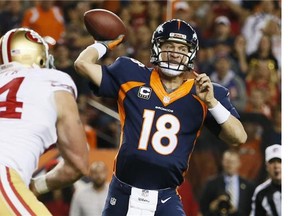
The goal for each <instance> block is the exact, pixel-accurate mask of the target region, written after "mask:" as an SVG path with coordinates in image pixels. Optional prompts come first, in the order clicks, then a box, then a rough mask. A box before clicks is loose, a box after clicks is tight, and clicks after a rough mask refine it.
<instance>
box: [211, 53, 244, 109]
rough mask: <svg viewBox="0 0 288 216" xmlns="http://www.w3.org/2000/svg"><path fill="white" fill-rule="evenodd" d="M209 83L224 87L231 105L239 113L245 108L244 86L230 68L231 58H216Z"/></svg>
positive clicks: (224, 56)
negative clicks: (228, 94)
mask: <svg viewBox="0 0 288 216" xmlns="http://www.w3.org/2000/svg"><path fill="white" fill-rule="evenodd" d="M210 78H211V81H213V82H216V83H219V84H221V85H223V86H224V87H226V88H227V89H228V90H229V93H230V100H231V103H232V104H233V105H234V106H235V107H236V108H237V110H239V111H243V110H244V109H245V107H246V86H245V82H244V81H243V80H242V79H241V78H240V76H238V75H237V74H236V73H235V71H233V69H232V68H231V58H230V57H229V56H226V55H223V56H221V55H220V56H217V58H216V61H215V71H213V72H212V73H211V75H210Z"/></svg>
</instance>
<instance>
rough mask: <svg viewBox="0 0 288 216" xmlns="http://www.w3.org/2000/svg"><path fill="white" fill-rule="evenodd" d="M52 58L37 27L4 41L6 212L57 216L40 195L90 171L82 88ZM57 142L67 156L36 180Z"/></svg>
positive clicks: (1, 119)
mask: <svg viewBox="0 0 288 216" xmlns="http://www.w3.org/2000/svg"><path fill="white" fill-rule="evenodd" d="M51 60H52V58H51V56H50V55H49V54H48V45H47V44H46V42H45V41H44V40H43V39H42V38H41V37H40V36H39V34H38V33H36V32H35V31H32V30H29V29H26V28H19V29H13V30H11V31H9V32H7V33H6V34H5V35H4V36H3V37H2V38H1V40H0V64H1V65H0V149H1V151H0V215H51V214H50V213H49V212H48V210H47V209H46V208H45V206H44V205H43V204H42V203H40V202H39V201H38V200H37V198H36V196H37V195H38V194H41V193H45V192H47V191H49V190H53V189H57V188H60V187H63V186H66V185H68V184H71V183H73V182H74V181H76V180H77V179H79V178H80V177H81V176H82V175H83V174H85V175H87V174H88V148H87V141H86V137H85V132H84V129H83V126H82V124H81V121H80V118H79V114H78V109H77V103H76V100H75V98H76V96H77V91H76V87H75V84H74V82H73V81H72V79H71V78H70V77H69V76H68V75H67V74H65V73H63V72H60V71H57V70H55V69H49V68H48V67H49V66H50V65H52V61H51ZM55 143H57V146H58V149H59V151H60V153H61V155H62V157H63V160H62V161H61V162H60V163H59V165H58V166H56V167H55V168H54V169H52V170H51V171H50V172H48V173H47V174H45V175H42V176H40V177H37V178H33V179H32V180H31V178H32V175H33V172H34V171H35V169H36V167H37V165H38V160H39V156H40V155H41V154H42V153H43V152H44V151H45V150H47V149H48V148H49V147H51V145H52V144H55ZM29 186H30V188H31V190H32V191H33V192H34V194H35V195H36V196H35V195H34V194H33V193H32V191H30V190H29Z"/></svg>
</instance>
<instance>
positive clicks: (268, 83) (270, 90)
mask: <svg viewBox="0 0 288 216" xmlns="http://www.w3.org/2000/svg"><path fill="white" fill-rule="evenodd" d="M279 85H280V80H279V77H278V74H277V72H276V71H275V67H274V65H273V62H271V60H257V61H254V62H253V64H252V65H251V66H250V67H249V72H248V74H247V76H246V90H247V96H248V97H251V94H252V92H253V91H257V90H258V91H259V90H260V91H262V93H263V94H264V95H263V98H264V103H265V104H267V105H268V106H269V109H272V108H273V107H274V106H275V105H277V104H279V100H280V88H279ZM248 105H249V104H248ZM270 113H271V112H270Z"/></svg>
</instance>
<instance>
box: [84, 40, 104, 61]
mask: <svg viewBox="0 0 288 216" xmlns="http://www.w3.org/2000/svg"><path fill="white" fill-rule="evenodd" d="M88 47H93V48H94V49H96V50H97V52H98V60H99V59H100V58H102V57H103V56H104V55H105V54H106V52H107V48H106V46H105V45H104V44H102V43H97V42H96V43H94V44H92V45H90V46H88Z"/></svg>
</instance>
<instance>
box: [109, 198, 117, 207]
mask: <svg viewBox="0 0 288 216" xmlns="http://www.w3.org/2000/svg"><path fill="white" fill-rule="evenodd" d="M116 201H117V200H116V198H114V197H111V199H110V204H111V205H113V206H114V205H116Z"/></svg>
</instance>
